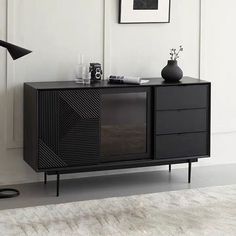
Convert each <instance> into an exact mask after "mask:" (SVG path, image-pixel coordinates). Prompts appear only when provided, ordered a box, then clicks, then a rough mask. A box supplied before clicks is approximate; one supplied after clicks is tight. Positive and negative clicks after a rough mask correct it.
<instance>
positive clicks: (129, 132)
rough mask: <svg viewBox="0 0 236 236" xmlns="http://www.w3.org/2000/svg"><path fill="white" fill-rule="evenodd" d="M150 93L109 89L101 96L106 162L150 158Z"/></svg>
mask: <svg viewBox="0 0 236 236" xmlns="http://www.w3.org/2000/svg"><path fill="white" fill-rule="evenodd" d="M149 95H150V94H149V91H148V89H145V88H136V89H134V88H133V89H131V88H130V89H126V88H122V89H109V91H107V92H106V91H104V93H102V96H101V103H102V106H101V107H102V108H101V155H102V158H103V160H104V161H113V160H114V161H117V160H130V159H142V158H148V157H149V137H148V133H149V132H148V131H149V126H150V122H149V112H150V111H149V104H148V103H149Z"/></svg>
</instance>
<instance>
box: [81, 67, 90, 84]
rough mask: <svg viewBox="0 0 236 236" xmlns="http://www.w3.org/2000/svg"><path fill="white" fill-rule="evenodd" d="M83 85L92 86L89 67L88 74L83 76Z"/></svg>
mask: <svg viewBox="0 0 236 236" xmlns="http://www.w3.org/2000/svg"><path fill="white" fill-rule="evenodd" d="M82 78H83V84H85V85H86V84H91V72H90V71H89V67H87V68H86V73H85V74H83V77H82Z"/></svg>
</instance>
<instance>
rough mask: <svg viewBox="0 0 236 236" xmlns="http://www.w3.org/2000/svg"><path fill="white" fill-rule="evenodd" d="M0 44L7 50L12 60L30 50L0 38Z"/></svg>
mask: <svg viewBox="0 0 236 236" xmlns="http://www.w3.org/2000/svg"><path fill="white" fill-rule="evenodd" d="M0 46H1V47H4V48H6V49H7V50H8V52H9V53H10V55H11V57H12V59H13V60H16V59H18V58H20V57H23V56H25V55H27V54H29V53H31V52H32V51H30V50H28V49H25V48H21V47H18V46H16V45H14V44H11V43H8V42H5V41H2V40H0Z"/></svg>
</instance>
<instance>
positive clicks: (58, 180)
mask: <svg viewBox="0 0 236 236" xmlns="http://www.w3.org/2000/svg"><path fill="white" fill-rule="evenodd" d="M59 187H60V174H59V173H57V197H59Z"/></svg>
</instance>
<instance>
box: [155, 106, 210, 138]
mask: <svg viewBox="0 0 236 236" xmlns="http://www.w3.org/2000/svg"><path fill="white" fill-rule="evenodd" d="M207 121H208V110H207V109H194V110H171V111H157V112H156V134H171V133H172V134H173V133H186V132H202V131H207V129H208V122H207Z"/></svg>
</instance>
